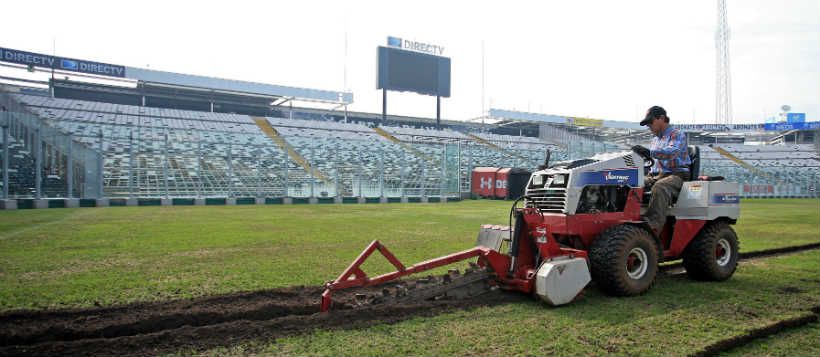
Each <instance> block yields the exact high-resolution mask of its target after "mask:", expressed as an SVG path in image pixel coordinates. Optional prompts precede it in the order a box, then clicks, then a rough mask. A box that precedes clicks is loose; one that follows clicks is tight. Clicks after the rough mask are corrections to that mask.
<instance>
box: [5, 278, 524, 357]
mask: <svg viewBox="0 0 820 357" xmlns="http://www.w3.org/2000/svg"><path fill="white" fill-rule="evenodd" d="M381 288H382V287H379V288H378V289H379V290H380V289H381ZM322 290H323V288H322V287H292V288H284V289H276V290H267V291H258V292H249V293H238V294H229V295H220V296H213V297H205V298H198V299H189V300H175V301H168V302H160V303H135V304H131V305H125V306H117V307H108V308H98V309H75V310H60V311H20V312H12V313H6V314H3V315H0V356H6V355H8V356H12V355H13V356H19V355H28V356H54V355H72V356H81V355H97V356H99V355H117V356H140V355H155V354H158V353H170V352H174V351H179V350H186V349H188V350H204V349H208V348H213V347H218V346H229V345H233V344H237V343H239V342H242V341H250V340H266V341H272V340H275V339H277V338H281V337H285V336H291V335H295V334H300V333H306V332H310V331H311V330H313V329H316V328H322V329H352V328H361V327H366V326H370V325H373V324H381V323H394V322H398V321H402V320H405V319H408V318H411V317H417V316H432V315H435V314H439V313H442V312H445V311H450V310H455V309H464V308H472V307H477V306H487V305H495V304H500V303H505V302H510V301H520V300H521V299H526V298H527V297H525V296H522V295H519V294H510V293H501V292H499V291H490V292H488V293H486V294H484V295H482V296H480V297H476V298H473V299H461V300H438V301H422V302H411V303H401V304H382V305H372V306H365V307H356V303H355V301H356V299H355V297H354V295H353V293H352V292H351V293H346V292H344V291H342V292H337V293H336V294H335V295H334V310H333V311H332V312H331V313H328V314H322V313H318V311H319V303H320V295H321V293H322ZM357 292H358V293H361V292H363V290H362V289H358V290H357ZM372 292H374V293H375V292H376V290H375V289H373V291H372Z"/></svg>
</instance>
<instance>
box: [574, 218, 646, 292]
mask: <svg viewBox="0 0 820 357" xmlns="http://www.w3.org/2000/svg"><path fill="white" fill-rule="evenodd" d="M589 261H590V263H591V265H592V269H591V270H592V278H593V280H595V283H596V284H597V285H598V286H599V287H601V289H602V290H603V291H604V292H606V293H607V294H610V295H615V296H634V295H639V294H642V293H644V292H645V291H647V290H649V288H650V287H651V286H652V284H653V283H654V282H655V276H656V275H657V274H658V246H657V244H656V243H655V240H654V239H653V238H652V236H651V235H650V234H649V232H647V231H646V230H645V229H643V228H640V227H637V226H631V225H626V224H624V225H619V226H615V227H612V228H609V229H607V230H605V231H604V232H603V233H601V235H600V236H599V237H598V238H597V239H596V240H595V241H594V242H592V247H591V248H590V250H589Z"/></svg>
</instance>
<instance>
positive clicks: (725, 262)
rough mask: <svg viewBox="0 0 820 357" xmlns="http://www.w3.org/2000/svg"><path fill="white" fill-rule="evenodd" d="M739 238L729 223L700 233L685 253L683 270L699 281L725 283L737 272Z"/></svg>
mask: <svg viewBox="0 0 820 357" xmlns="http://www.w3.org/2000/svg"><path fill="white" fill-rule="evenodd" d="M738 251H739V244H738V240H737V234H735V231H734V230H733V229H732V227H730V226H729V225H728V224H726V223H725V222H716V223H713V224H710V225H708V226H706V227H705V228H703V230H701V231H700V233H699V234H698V236H697V237H695V239H694V240H692V242H690V243H689V246H688V247H686V250H685V251H684V252H683V266H684V268H686V273H687V274H688V275H689V277H691V278H693V279H696V280H711V281H723V280H726V279H729V278H730V277H731V276H732V274H734V273H735V269H737V259H738V256H739V252H738Z"/></svg>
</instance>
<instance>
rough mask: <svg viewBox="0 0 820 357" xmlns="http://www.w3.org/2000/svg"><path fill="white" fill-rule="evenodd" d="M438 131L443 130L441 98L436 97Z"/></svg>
mask: <svg viewBox="0 0 820 357" xmlns="http://www.w3.org/2000/svg"><path fill="white" fill-rule="evenodd" d="M436 130H441V97H440V96H436Z"/></svg>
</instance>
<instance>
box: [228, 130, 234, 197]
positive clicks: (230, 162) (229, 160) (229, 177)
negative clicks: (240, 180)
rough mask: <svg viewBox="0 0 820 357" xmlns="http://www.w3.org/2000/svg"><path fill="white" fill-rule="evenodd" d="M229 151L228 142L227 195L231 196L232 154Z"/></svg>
mask: <svg viewBox="0 0 820 357" xmlns="http://www.w3.org/2000/svg"><path fill="white" fill-rule="evenodd" d="M231 140H232V139H231ZM231 151H232V146H231V143H228V197H233V155H232V153H231Z"/></svg>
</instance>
